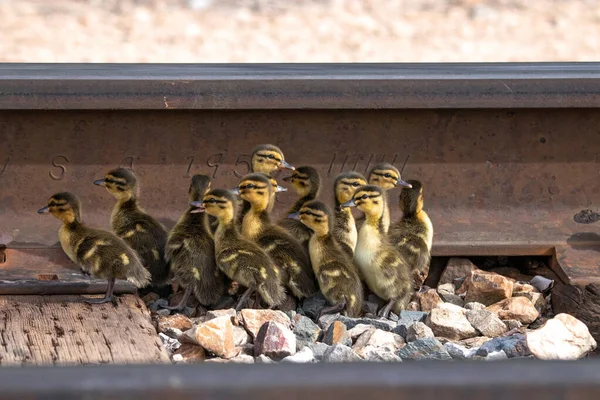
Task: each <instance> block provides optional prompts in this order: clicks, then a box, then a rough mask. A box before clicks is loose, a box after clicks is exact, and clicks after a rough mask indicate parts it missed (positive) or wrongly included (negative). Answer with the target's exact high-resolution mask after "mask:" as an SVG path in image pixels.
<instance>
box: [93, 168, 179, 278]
mask: <svg viewBox="0 0 600 400" xmlns="http://www.w3.org/2000/svg"><path fill="white" fill-rule="evenodd" d="M94 184H95V185H99V186H104V187H106V190H108V192H109V193H110V194H112V195H113V196H114V197H115V198H116V199H117V204H115V206H114V208H113V211H112V214H111V217H110V223H111V226H112V230H113V231H114V232H115V233H116V234H117V236H119V237H121V238H122V239H123V240H125V242H126V243H127V244H128V245H129V246H131V248H133V249H134V250H135V251H136V252H137V253H138V255H139V256H140V259H141V260H142V264H143V265H144V266H145V267H146V268H147V269H148V270H149V271H150V274H151V275H152V284H153V285H162V284H165V283H166V281H167V279H168V277H169V264H168V263H167V261H166V260H165V245H166V242H167V230H166V229H165V227H164V226H163V225H162V224H160V223H159V222H158V221H157V220H155V219H154V218H152V217H151V216H150V215H148V214H147V213H146V212H145V211H144V210H143V209H142V208H141V207H140V205H139V201H138V184H137V179H136V177H135V175H134V174H133V172H131V171H129V170H127V169H125V168H117V169H114V170H112V171H109V172H108V173H107V174H106V176H105V177H104V179H99V180H97V181H94Z"/></svg>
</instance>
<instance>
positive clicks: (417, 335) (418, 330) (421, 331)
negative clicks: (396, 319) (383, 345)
mask: <svg viewBox="0 0 600 400" xmlns="http://www.w3.org/2000/svg"><path fill="white" fill-rule="evenodd" d="M432 337H435V335H434V334H433V331H432V330H431V328H430V327H428V326H427V325H425V324H424V323H423V322H415V323H414V324H412V325H411V326H409V327H408V329H407V331H406V341H407V342H414V341H415V340H417V339H424V338H432Z"/></svg>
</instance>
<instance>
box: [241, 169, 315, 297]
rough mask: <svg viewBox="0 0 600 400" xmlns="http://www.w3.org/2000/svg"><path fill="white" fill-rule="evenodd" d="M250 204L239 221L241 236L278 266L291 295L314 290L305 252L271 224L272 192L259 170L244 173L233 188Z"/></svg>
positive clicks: (285, 232) (291, 237) (308, 293)
mask: <svg viewBox="0 0 600 400" xmlns="http://www.w3.org/2000/svg"><path fill="white" fill-rule="evenodd" d="M236 190H237V192H238V193H239V195H240V196H241V198H242V199H243V200H244V201H246V202H248V203H249V204H250V210H249V211H248V212H247V213H246V215H245V216H244V220H243V222H242V236H243V237H244V238H246V239H249V240H253V241H255V242H256V243H257V244H258V245H259V246H260V247H261V248H263V249H265V252H266V253H267V254H268V255H269V257H271V259H272V260H273V262H274V263H275V264H276V265H277V266H278V267H280V268H281V269H282V270H283V272H284V273H285V275H287V277H286V276H285V275H283V276H282V278H283V280H282V282H283V283H284V284H285V285H286V286H287V287H288V288H289V289H290V291H291V292H292V293H293V294H294V296H296V297H298V298H303V297H307V296H310V295H312V294H313V293H315V292H316V290H317V288H316V284H315V279H314V273H313V270H312V267H311V265H310V260H309V258H308V254H307V253H306V251H305V250H304V248H303V247H302V245H301V244H300V242H298V241H297V240H296V239H295V238H294V237H293V236H292V235H290V234H289V233H288V232H287V231H285V230H284V229H283V228H282V227H280V226H277V225H274V224H273V223H271V219H270V216H269V213H268V205H269V201H270V198H271V194H272V192H273V187H272V185H271V182H270V181H269V179H268V178H267V177H266V176H265V175H264V174H261V173H254V174H249V175H246V176H245V177H244V178H242V180H241V182H240V183H239V184H238V186H237V188H236Z"/></svg>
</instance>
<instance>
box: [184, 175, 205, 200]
mask: <svg viewBox="0 0 600 400" xmlns="http://www.w3.org/2000/svg"><path fill="white" fill-rule="evenodd" d="M209 190H210V177H208V176H207V175H194V176H192V180H191V182H190V187H189V189H188V194H189V196H190V201H199V200H202V199H203V198H204V196H205V195H206V193H208V191H209Z"/></svg>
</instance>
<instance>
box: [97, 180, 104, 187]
mask: <svg viewBox="0 0 600 400" xmlns="http://www.w3.org/2000/svg"><path fill="white" fill-rule="evenodd" d="M104 183H105V182H104V179H98V180H97V181H94V185H98V186H104Z"/></svg>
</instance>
